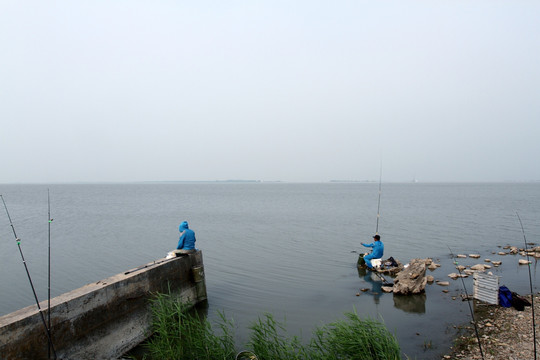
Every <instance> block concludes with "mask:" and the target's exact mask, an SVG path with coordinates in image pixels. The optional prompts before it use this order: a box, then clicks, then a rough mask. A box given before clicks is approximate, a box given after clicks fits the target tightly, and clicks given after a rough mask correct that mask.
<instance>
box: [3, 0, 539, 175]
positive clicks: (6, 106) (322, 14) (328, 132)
mask: <svg viewBox="0 0 540 360" xmlns="http://www.w3.org/2000/svg"><path fill="white" fill-rule="evenodd" d="M539 19H540V2H539V1H537V0H534V1H519V0H518V1H510V0H508V1H496V0H489V1H481V0H474V1H470V0H467V1H456V0H452V1H437V0H435V1H434V0H429V1H428V0H426V1H402V0H400V1H373V0H369V1H314V0H309V1H274V0H273V1H222V0H219V1H189V2H188V1H178V0H176V1H134V0H130V1H95V0H92V1H81V0H77V1H42V0H39V1H25V0H13V1H11V0H0V46H1V47H0V49H1V50H0V124H1V130H0V183H11V182H71V181H144V180H167V181H172V180H225V179H261V180H283V181H327V180H331V179H340V180H364V179H371V180H378V178H379V169H380V163H381V160H382V163H383V180H385V181H410V180H412V179H413V178H414V177H416V178H417V179H418V180H419V181H505V180H519V181H523V180H540V165H538V164H539V157H540V139H539V137H540V20H539Z"/></svg>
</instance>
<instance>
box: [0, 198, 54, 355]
mask: <svg viewBox="0 0 540 360" xmlns="http://www.w3.org/2000/svg"><path fill="white" fill-rule="evenodd" d="M0 198H2V203H3V204H4V209H6V214H7V216H8V219H9V225H11V230H13V236H15V241H16V242H17V247H18V248H19V253H20V254H21V259H22V262H23V264H24V269H25V270H26V275H27V276H28V281H29V282H30V287H31V288H32V293H33V294H34V299H35V300H36V305H37V308H38V310H39V314H40V315H41V321H42V322H43V326H44V327H45V332H46V333H47V339H48V340H49V345H50V347H51V349H52V351H53V354H54V358H55V359H56V351H55V350H54V345H53V342H52V339H51V333H50V331H49V328H48V327H47V323H46V322H45V316H43V311H42V310H41V307H40V306H39V300H38V297H37V295H36V290H35V289H34V283H33V282H32V278H31V277H30V272H29V271H28V266H27V265H26V260H25V259H24V255H23V252H22V249H21V239H19V238H18V237H17V233H16V232H15V226H14V225H13V221H11V216H10V215H9V211H8V208H7V205H6V202H5V200H4V196H2V195H1V194H0Z"/></svg>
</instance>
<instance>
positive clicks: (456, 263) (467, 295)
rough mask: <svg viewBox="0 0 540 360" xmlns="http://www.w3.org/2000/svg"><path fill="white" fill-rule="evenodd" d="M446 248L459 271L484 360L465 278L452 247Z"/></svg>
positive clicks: (481, 352)
mask: <svg viewBox="0 0 540 360" xmlns="http://www.w3.org/2000/svg"><path fill="white" fill-rule="evenodd" d="M447 246H448V245H447ZM448 250H450V254H451V255H452V259H453V260H454V265H456V268H457V270H458V272H459V277H460V278H461V283H462V284H463V291H465V296H466V297H467V303H468V304H469V311H470V312H471V318H472V322H473V325H474V332H475V333H476V340H478V348H479V349H480V355H481V356H482V360H484V353H483V351H482V345H481V344H480V335H478V327H477V326H476V320H474V311H473V309H472V306H471V302H470V301H469V294H468V293H467V288H466V287H465V280H463V276H462V275H461V269H460V268H459V266H458V262H457V260H455V259H456V257H455V256H454V253H453V252H452V249H450V246H448Z"/></svg>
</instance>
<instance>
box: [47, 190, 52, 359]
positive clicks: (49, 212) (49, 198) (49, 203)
mask: <svg viewBox="0 0 540 360" xmlns="http://www.w3.org/2000/svg"><path fill="white" fill-rule="evenodd" d="M47 207H48V225H49V259H48V268H49V269H48V282H47V288H48V293H47V328H48V329H49V334H50V332H51V223H52V221H53V219H51V196H50V192H49V189H47ZM51 345H52V343H49V353H48V356H49V359H50V358H51Z"/></svg>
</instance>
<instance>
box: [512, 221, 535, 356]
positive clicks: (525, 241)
mask: <svg viewBox="0 0 540 360" xmlns="http://www.w3.org/2000/svg"><path fill="white" fill-rule="evenodd" d="M516 215H517V218H518V220H519V224H520V225H521V232H522V233H523V242H524V243H525V248H524V249H525V254H527V265H529V266H528V268H529V286H530V287H531V308H532V324H533V338H534V341H533V344H534V359H535V360H536V325H535V322H534V293H533V286H532V277H531V262H530V261H529V252H528V251H527V238H526V237H525V229H523V223H522V222H521V218H520V217H519V214H518V212H517V211H516Z"/></svg>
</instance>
